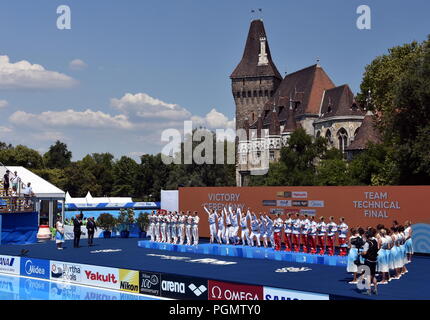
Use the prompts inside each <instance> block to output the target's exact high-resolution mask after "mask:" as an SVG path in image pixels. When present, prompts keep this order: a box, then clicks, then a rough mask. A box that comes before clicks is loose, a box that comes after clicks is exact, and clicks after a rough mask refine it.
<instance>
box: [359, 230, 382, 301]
mask: <svg viewBox="0 0 430 320" xmlns="http://www.w3.org/2000/svg"><path fill="white" fill-rule="evenodd" d="M375 236H376V229H374V228H370V229H369V230H368V231H367V232H366V243H365V244H364V246H363V249H362V252H361V253H360V254H361V256H363V257H364V265H366V266H368V267H369V269H370V283H373V285H374V292H373V293H374V294H378V282H377V281H376V277H375V275H376V263H377V260H378V250H379V245H378V240H376V238H375ZM370 283H369V284H370ZM365 293H366V294H368V295H370V294H371V287H370V286H369V288H368V290H367V292H365Z"/></svg>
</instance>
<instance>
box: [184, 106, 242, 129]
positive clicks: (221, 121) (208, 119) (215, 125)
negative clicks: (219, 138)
mask: <svg viewBox="0 0 430 320" xmlns="http://www.w3.org/2000/svg"><path fill="white" fill-rule="evenodd" d="M191 120H192V121H193V125H194V126H195V127H205V128H208V129H234V128H235V119H234V118H233V120H229V119H228V117H227V116H226V115H224V114H223V113H221V112H219V111H217V110H216V109H215V108H214V109H212V110H211V111H210V112H209V113H208V114H206V116H205V117H200V116H193V117H191Z"/></svg>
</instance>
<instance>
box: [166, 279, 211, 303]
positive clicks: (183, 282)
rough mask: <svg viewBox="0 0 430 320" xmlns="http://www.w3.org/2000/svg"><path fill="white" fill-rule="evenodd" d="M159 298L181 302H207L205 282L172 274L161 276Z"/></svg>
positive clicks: (206, 284) (206, 285)
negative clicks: (179, 300)
mask: <svg viewBox="0 0 430 320" xmlns="http://www.w3.org/2000/svg"><path fill="white" fill-rule="evenodd" d="M161 296H162V297H166V298H171V299H181V300H184V299H185V300H207V299H208V283H207V280H205V279H201V278H194V277H189V276H178V275H172V274H162V275H161Z"/></svg>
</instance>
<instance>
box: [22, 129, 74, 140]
mask: <svg viewBox="0 0 430 320" xmlns="http://www.w3.org/2000/svg"><path fill="white" fill-rule="evenodd" d="M30 137H31V138H32V139H35V140H39V141H52V142H54V141H57V140H61V141H65V140H67V138H66V137H65V136H64V134H63V133H61V132H58V131H44V132H35V133H31V134H30Z"/></svg>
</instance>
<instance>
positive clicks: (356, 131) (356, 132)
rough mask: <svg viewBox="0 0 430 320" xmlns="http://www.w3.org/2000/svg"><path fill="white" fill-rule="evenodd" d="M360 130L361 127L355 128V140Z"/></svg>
mask: <svg viewBox="0 0 430 320" xmlns="http://www.w3.org/2000/svg"><path fill="white" fill-rule="evenodd" d="M359 130H360V127H358V128H357V130H355V132H354V140H355V138H356V137H357V134H358V131H359Z"/></svg>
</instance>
